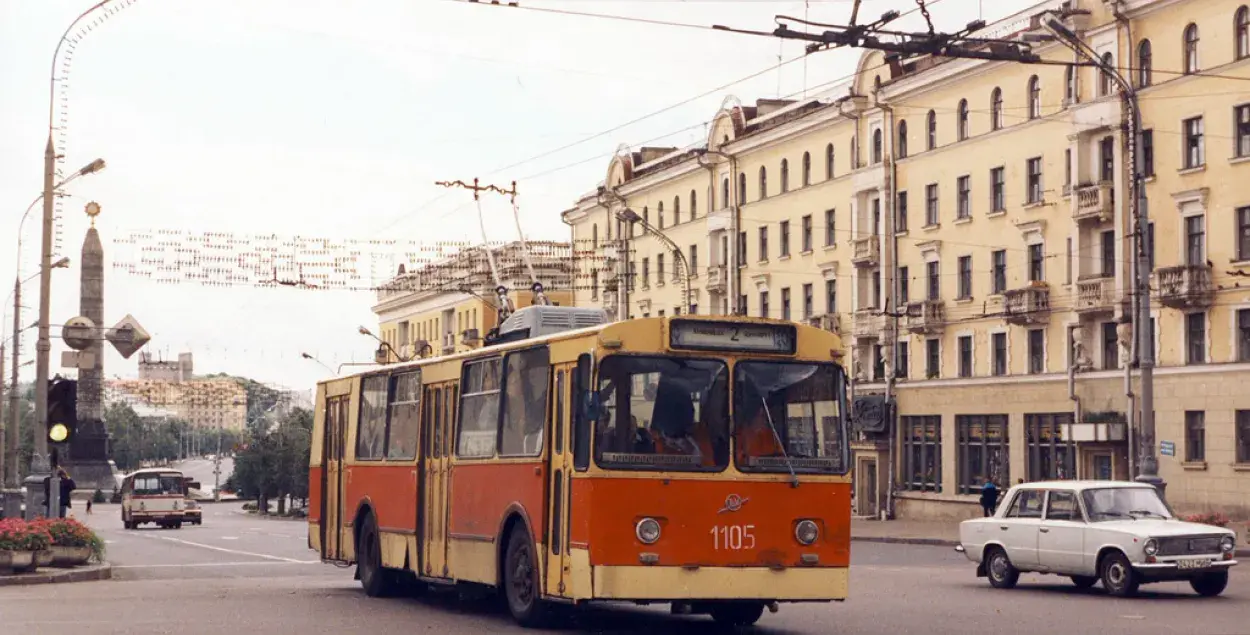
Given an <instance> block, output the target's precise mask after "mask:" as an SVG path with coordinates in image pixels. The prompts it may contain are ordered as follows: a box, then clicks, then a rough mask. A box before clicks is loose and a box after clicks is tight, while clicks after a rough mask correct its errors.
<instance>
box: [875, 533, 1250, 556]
mask: <svg viewBox="0 0 1250 635" xmlns="http://www.w3.org/2000/svg"><path fill="white" fill-rule="evenodd" d="M851 542H875V543H880V544H888V545H927V546H930V547H955V546H958V545H959V541H958V540H946V539H944V538H900V537H896V536H851ZM1233 557H1234V558H1246V559H1250V549H1236V550H1234V551H1233Z"/></svg>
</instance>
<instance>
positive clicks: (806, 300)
mask: <svg viewBox="0 0 1250 635" xmlns="http://www.w3.org/2000/svg"><path fill="white" fill-rule="evenodd" d="M814 305H815V298H814V296H813V291H812V285H811V283H807V284H805V285H803V319H804V320H810V319H811V317H812V311H813V308H814Z"/></svg>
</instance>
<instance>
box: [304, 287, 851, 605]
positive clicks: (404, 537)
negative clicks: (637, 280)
mask: <svg viewBox="0 0 1250 635" xmlns="http://www.w3.org/2000/svg"><path fill="white" fill-rule="evenodd" d="M604 321H605V320H604V319H603V313H602V312H600V311H597V310H592V309H578V308H571V307H549V306H534V307H527V308H524V309H521V310H520V311H517V312H516V313H514V314H513V315H511V316H509V317H508V319H507V320H505V321H504V322H503V323H502V325H501V326H500V329H499V331H498V333H497V334H496V336H495V337H494V339H493V341H488V345H487V346H484V347H483V348H480V349H477V350H474V351H471V352H466V353H459V354H455V355H449V356H445V357H440V358H433V359H426V360H419V361H415V362H405V363H399V364H393V365H389V366H385V367H381V368H378V369H373V370H369V371H366V372H362V373H359V374H356V375H351V376H347V377H341V378H337V379H332V380H329V381H325V382H322V383H320V384H319V385H318V387H317V397H316V398H317V409H316V418H315V429H314V433H313V443H312V454H311V461H310V463H311V469H310V473H309V481H310V482H309V490H310V493H311V501H312V504H311V509H310V513H309V523H310V531H309V543H310V546H311V548H312V549H314V550H316V551H317V552H319V553H320V554H321V557H322V558H323V559H324V560H327V561H335V562H340V563H355V564H356V565H357V576H358V577H359V579H360V581H361V583H362V585H363V586H364V589H365V591H366V592H367V593H368V594H369V595H371V596H381V595H386V594H389V593H391V592H393V591H395V590H397V589H399V588H401V587H411V588H418V587H419V588H427V587H428V585H440V584H466V583H473V584H480V585H487V586H490V587H494V588H497V589H499V591H500V594H501V595H502V596H503V598H504V599H505V600H506V602H507V605H508V607H509V610H510V611H511V613H512V615H513V617H514V618H515V619H516V620H517V621H518V622H519V623H521V624H523V625H527V626H532V625H538V624H541V623H543V622H544V618H545V617H547V616H548V615H549V614H550V610H551V609H552V608H553V607H557V606H558V605H561V604H565V605H580V604H583V603H588V602H600V601H629V602H638V603H653V602H654V603H671V604H672V607H673V610H674V611H677V612H683V613H701V614H710V615H711V616H712V617H713V619H715V620H717V621H719V622H723V623H727V624H734V625H748V624H753V623H754V622H756V621H757V620H758V619H759V618H760V616H761V615H762V614H763V612H764V610H765V609H766V608H767V609H770V610H773V611H775V610H777V606H778V603H783V602H825V601H831V600H843V599H845V598H846V596H847V587H848V572H849V571H848V566H849V562H850V514H851V486H850V477H849V476H848V474H847V472H848V467H849V449H848V432H847V414H846V413H847V404H846V390H845V387H846V381H845V375H844V373H843V369H842V367H841V366H840V364H839V363H838V361H839V360H840V358H841V352H840V351H841V348H842V346H841V342H840V340H839V338H838V337H837V335H835V334H833V333H830V332H827V331H824V330H821V329H817V328H814V327H810V326H806V325H800V324H794V323H790V322H780V321H770V320H763V319H752V318H745V317H697V316H674V317H668V318H644V319H633V320H627V321H623V322H615V323H611V324H605V323H604ZM414 585H415V586H414Z"/></svg>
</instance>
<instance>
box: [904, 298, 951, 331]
mask: <svg viewBox="0 0 1250 635" xmlns="http://www.w3.org/2000/svg"><path fill="white" fill-rule="evenodd" d="M903 319H904V322H903V324H904V327H903V328H906V329H907V330H908V331H909V332H911V333H915V334H917V335H933V334H936V333H941V332H942V327H943V326H944V323H945V321H946V303H944V302H942V301H941V300H925V301H924V302H912V303H911V304H908V305H907V316H906V317H905V318H903Z"/></svg>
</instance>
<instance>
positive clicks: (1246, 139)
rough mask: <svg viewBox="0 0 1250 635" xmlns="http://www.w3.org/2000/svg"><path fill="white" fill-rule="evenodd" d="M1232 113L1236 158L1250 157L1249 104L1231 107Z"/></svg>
mask: <svg viewBox="0 0 1250 635" xmlns="http://www.w3.org/2000/svg"><path fill="white" fill-rule="evenodd" d="M1233 113H1234V116H1233V119H1234V120H1235V123H1234V125H1235V127H1234V129H1233V134H1235V135H1236V139H1237V147H1236V152H1237V158H1245V157H1250V105H1246V106H1238V107H1236V108H1234V109H1233Z"/></svg>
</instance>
